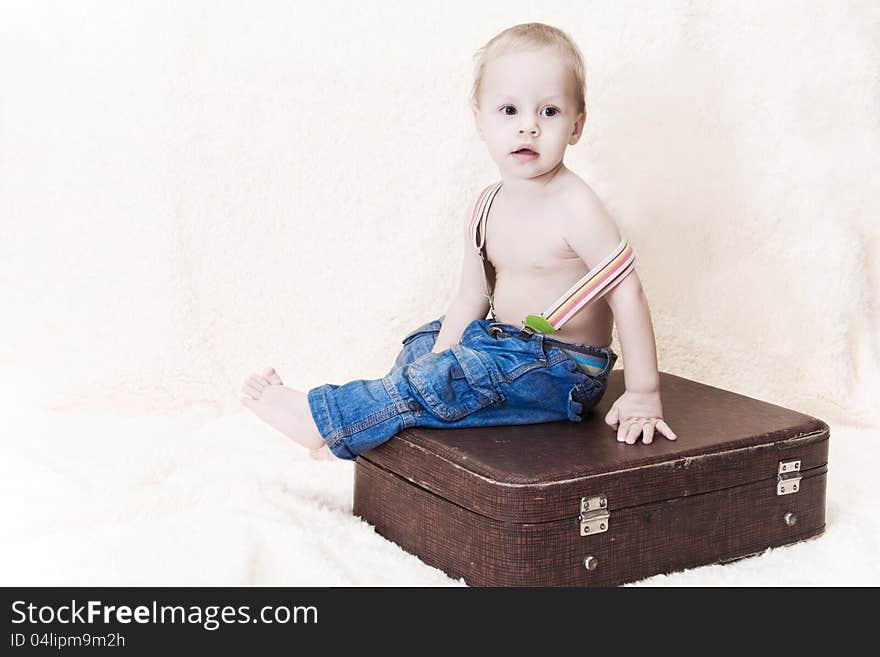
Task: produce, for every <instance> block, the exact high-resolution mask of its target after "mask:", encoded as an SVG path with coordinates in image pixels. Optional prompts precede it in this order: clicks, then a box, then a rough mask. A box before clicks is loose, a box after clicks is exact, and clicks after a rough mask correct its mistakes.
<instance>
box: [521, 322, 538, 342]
mask: <svg viewBox="0 0 880 657" xmlns="http://www.w3.org/2000/svg"><path fill="white" fill-rule="evenodd" d="M534 334H535V329H533V328H532V327H531V326H527V325H526V324H525V322H523V325H522V328H521V329H520V330H519V337H520V338H522V339H523V340H531V339H532V336H533V335H534Z"/></svg>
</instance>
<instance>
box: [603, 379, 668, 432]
mask: <svg viewBox="0 0 880 657" xmlns="http://www.w3.org/2000/svg"><path fill="white" fill-rule="evenodd" d="M618 421H619V422H620V426H619V427H617V424H618ZM605 422H606V423H607V424H609V425H610V426H611V427H612V428H617V442H619V443H620V442H624V441H626V443H627V445H634V444H635V443H636V441H637V440H638V439H639V434H641V433H643V432H644V437H643V438H642V442H643V443H645V444H646V445H649V444H650V443H651V442H652V441H653V440H654V426H655V425H656V426H657V430H658V431H659V432H660V433H662V434H663V435H664V436H666V437H667V438H668V439H669V440H675V439H676V438H677V437H678V436H676V435H675V434H674V433H672V429H670V428H669V425H668V424H666V423H665V422H664V421H663V405H662V404H661V403H660V393H659V392H624V393H623V394H622V395H621V396H620V397H618V398H617V401H615V402H614V403H613V404H612V405H611V410H609V411H608V414H607V415H606V416H605Z"/></svg>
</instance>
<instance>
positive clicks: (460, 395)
mask: <svg viewBox="0 0 880 657" xmlns="http://www.w3.org/2000/svg"><path fill="white" fill-rule="evenodd" d="M443 317H444V316H441V317H439V318H437V319H435V320H433V321H431V322H428V323H427V324H424V325H422V326H420V327H418V328H417V329H415V330H414V331H412V332H410V333H409V334H408V335H407V336H406V337H405V338H404V339H403V348H402V349H401V350H400V353H399V354H398V355H397V359H396V361H395V363H394V367H393V368H392V369H391V371H390V372H388V374H386V375H385V376H384V377H382V378H381V379H372V380H357V381H349V382H348V383H346V384H344V385H333V384H324V385H321V386H317V387H315V388H312V389H311V390H309V392H308V400H309V408H310V409H311V411H312V417H313V418H314V420H315V424H316V425H317V427H318V431H320V433H321V435H322V436H323V437H324V440H326V441H327V445H328V446H329V448H330V451H331V452H333V454H334V455H336V456H338V457H339V458H342V459H349V460H353V459H354V458H355V457H356V456H357V455H358V454H360V453H362V452H365V451H367V450H370V449H372V448H374V447H376V446H377V445H380V444H382V443H383V442H385V441H386V440H388V439H389V438H391V437H392V436H394V435H395V434H396V433H398V432H400V431H401V430H403V429H406V428H407V427H433V428H444V429H450V428H459V427H462V428H463V427H487V426H496V425H507V424H534V423H539V422H552V421H555V420H566V419H567V420H570V421H572V422H580V420H581V415H582V414H583V413H586V412H587V411H588V410H589V409H590V408H592V407H593V406H595V405H596V404H597V403H599V401H600V400H601V398H602V395H603V394H604V393H605V389H606V388H607V386H608V373H609V372H610V371H611V369H612V368H613V367H614V363H615V362H616V361H617V354H615V353H614V351H612V350H611V348H610V347H594V346H590V345H583V344H573V343H570V342H563V341H560V340H554V339H553V338H550V337H547V336H546V335H544V334H543V333H535V334H526V333H523V332H522V331H521V330H520V329H518V328H517V327H515V326H512V325H509V324H501V323H498V322H493V321H491V320H489V319H477V320H474V321H472V322H471V323H470V324H468V325H467V327H465V329H464V331H463V333H462V336H461V341H460V342H459V343H458V344H454V345H452V346H451V347H450V348H449V349H446V350H445V351H442V352H440V353H438V354H435V353H431V349H433V347H434V342H435V340H436V339H437V333H438V332H439V331H440V326H441V324H442V321H443ZM560 347H565V349H566V351H574V352H576V353H578V354H580V355H581V357H582V358H583V359H584V360H586V361H588V362H590V363H591V364H592V366H593V367H595V368H597V369H596V371H597V372H598V373H597V374H596V375H594V376H593V375H589V374H587V373H586V372H585V371H584V369H583V368H582V367H581V366H579V365H578V364H577V363H576V362H575V361H574V359H573V358H572V356H570V355H569V354H568V353H566V351H563V350H562V349H561V348H560Z"/></svg>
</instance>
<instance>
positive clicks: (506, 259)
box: [486, 203, 584, 274]
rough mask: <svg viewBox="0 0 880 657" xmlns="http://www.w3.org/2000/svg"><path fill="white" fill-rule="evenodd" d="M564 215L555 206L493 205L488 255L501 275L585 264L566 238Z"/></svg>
mask: <svg viewBox="0 0 880 657" xmlns="http://www.w3.org/2000/svg"><path fill="white" fill-rule="evenodd" d="M563 220H564V215H563V213H562V212H561V211H558V210H554V209H552V208H541V209H517V210H514V209H511V208H508V207H505V206H504V205H503V204H500V203H496V204H493V207H492V210H491V213H490V215H489V220H488V222H487V227H486V255H487V257H488V258H489V260H490V262H491V263H492V266H493V267H494V268H495V271H496V272H497V273H498V274H502V273H533V274H535V273H543V274H550V273H553V272H559V271H560V270H568V269H570V268H572V267H575V268H579V269H582V268H583V266H584V265H583V263H582V262H581V260H580V258H579V257H578V255H577V254H576V253H575V252H574V251H573V250H572V249H571V247H570V246H569V245H568V243H567V242H566V241H565V238H564V237H563V230H562V228H563Z"/></svg>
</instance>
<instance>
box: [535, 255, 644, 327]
mask: <svg viewBox="0 0 880 657" xmlns="http://www.w3.org/2000/svg"><path fill="white" fill-rule="evenodd" d="M635 263H636V253H635V251H634V250H633V248H632V246H630V244H629V242H627V241H626V240H625V239H622V240H620V244H618V245H617V247H616V248H615V249H614V251H612V252H611V253H610V254H609V255H608V256H607V257H606V258H605V259H604V260H603V261H602V262H600V263H599V264H598V265H596V266H595V267H593V269H591V270H590V271H589V272H587V274H586V275H585V276H584V277H583V278H581V279H580V280H579V281H578V282H577V283H575V284H574V285H572V286H571V287H570V288H569V289H568V290H567V291H566V292H565V294H563V295H562V296H561V297H559V298H558V299H557V300H556V301H554V302H553V304H552V305H551V306H550V307H549V308H547V310H545V311H544V312H543V313H541V314H540V315H528V316H527V317H526V320H525V321H524V322H523V324H524V325H525V326H528V327H529V328H531V329H534V330H535V331H537V332H539V333H555V332H556V331H558V330H559V329H560V328H562V325H563V324H565V323H566V322H567V321H568V320H570V319H571V318H572V317H574V316H575V314H576V313H577V312H578V311H579V310H580V309H581V308H583V307H584V306H586V305H587V304H589V303H592V302H593V301H596V300H597V299H599V298H601V297H602V296H603V295H604V294H606V293H607V292H609V291H610V290H611V289H612V288H613V287H614V286H615V285H617V284H618V283H620V282H621V281H622V280H623V279H624V278H626V276H627V274H629V273H630V272H631V271H632V270H633V269H635Z"/></svg>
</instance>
